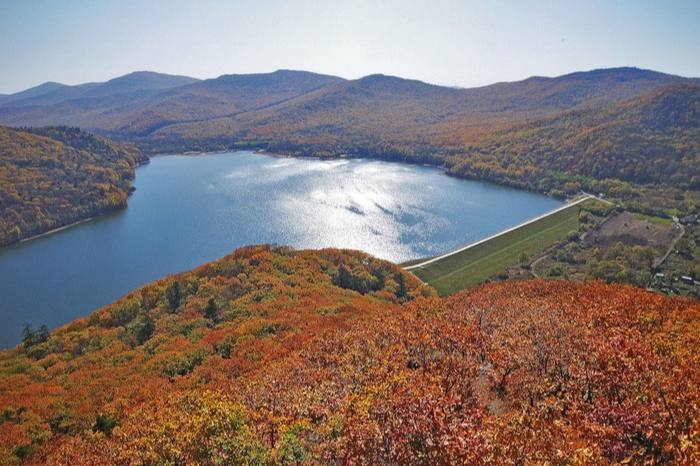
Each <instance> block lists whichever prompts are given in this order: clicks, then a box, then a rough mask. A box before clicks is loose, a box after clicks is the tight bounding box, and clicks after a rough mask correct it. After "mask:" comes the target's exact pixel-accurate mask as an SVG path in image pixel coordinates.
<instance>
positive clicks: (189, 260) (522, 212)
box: [0, 151, 561, 347]
mask: <svg viewBox="0 0 700 466" xmlns="http://www.w3.org/2000/svg"><path fill="white" fill-rule="evenodd" d="M135 186H136V192H135V193H134V194H133V195H132V196H131V198H130V199H129V206H128V208H127V209H124V210H122V211H120V212H117V213H114V214H111V215H108V216H106V217H101V218H98V219H96V220H93V221H90V222H87V223H83V224H80V225H77V226H74V227H71V228H68V229H65V230H62V231H59V232H56V233H54V234H51V235H47V236H44V237H41V238H37V239H33V240H31V241H26V242H23V243H19V244H15V245H12V246H9V247H6V248H2V249H0V296H2V298H1V299H0V322H2V324H3V325H2V326H1V327H0V347H7V346H11V345H13V344H16V343H17V342H18V341H19V335H20V330H21V328H22V324H23V323H24V322H28V323H30V324H32V325H33V326H35V327H36V326H39V325H41V324H46V325H48V326H49V327H55V326H58V325H61V324H63V323H66V322H68V321H70V320H73V319H75V318H76V317H80V316H84V315H86V314H88V313H89V312H90V311H92V310H93V309H95V308H98V307H100V306H102V305H105V304H108V303H110V302H112V301H114V300H115V299H117V298H118V297H120V296H122V295H124V294H126V293H127V292H129V291H130V290H131V289H133V288H136V287H138V286H140V285H143V284H145V283H147V282H150V281H152V280H155V279H157V278H159V277H162V276H164V275H167V274H170V273H174V272H178V271H183V270H187V269H190V268H193V267H195V266H197V265H200V264H202V263H204V262H207V261H210V260H213V259H216V258H218V257H221V256H224V255H226V254H228V253H229V252H231V251H233V250H234V249H235V248H237V247H239V246H243V245H247V244H256V243H274V244H287V245H291V246H294V247H296V248H321V247H328V246H332V247H343V248H352V249H361V250H363V251H366V252H368V253H370V254H373V255H375V256H378V257H381V258H384V259H388V260H391V261H394V262H401V261H406V260H409V259H415V258H419V257H424V256H433V255H436V254H439V253H443V252H446V251H449V250H450V249H454V248H456V247H458V246H461V245H463V244H465V243H469V242H472V241H475V240H478V239H480V238H483V237H486V236H488V235H490V234H493V233H496V232H498V231H500V230H503V229H505V228H508V227H510V226H513V225H515V224H517V223H520V222H522V221H524V220H527V219H529V218H531V217H534V216H536V215H540V214H542V213H544V212H546V211H548V210H551V209H554V208H556V207H558V206H560V205H561V202H560V201H557V200H555V199H552V198H548V197H546V196H542V195H538V194H534V193H529V192H524V191H518V190H514V189H509V188H504V187H499V186H496V185H492V184H488V183H482V182H477V181H467V180H460V179H456V178H453V177H449V176H447V175H445V174H444V173H443V172H442V171H440V170H438V169H435V168H429V167H423V166H418V165H408V164H400V163H391V162H382V161H375V160H367V159H347V160H346V159H340V160H329V161H320V160H314V159H298V158H285V157H275V156H270V155H263V154H257V153H253V152H247V151H241V152H232V153H224V154H210V155H206V156H177V155H162V156H157V157H153V158H152V159H151V163H150V164H149V165H146V166H143V167H140V168H139V169H137V172H136V182H135Z"/></svg>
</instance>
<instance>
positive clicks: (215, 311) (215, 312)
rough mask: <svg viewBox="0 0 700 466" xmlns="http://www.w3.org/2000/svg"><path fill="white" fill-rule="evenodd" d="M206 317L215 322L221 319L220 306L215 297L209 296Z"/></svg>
mask: <svg viewBox="0 0 700 466" xmlns="http://www.w3.org/2000/svg"><path fill="white" fill-rule="evenodd" d="M204 317H206V318H207V319H210V320H212V321H213V322H218V321H219V308H218V307H217V306H216V302H215V301H214V298H209V301H207V305H206V306H205V307H204Z"/></svg>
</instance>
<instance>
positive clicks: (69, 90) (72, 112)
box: [0, 71, 198, 128]
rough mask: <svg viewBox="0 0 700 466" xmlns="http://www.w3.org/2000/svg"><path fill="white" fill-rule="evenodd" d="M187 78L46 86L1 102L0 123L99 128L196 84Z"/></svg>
mask: <svg viewBox="0 0 700 466" xmlns="http://www.w3.org/2000/svg"><path fill="white" fill-rule="evenodd" d="M197 81H198V80H197V79H195V78H189V77H186V76H173V75H167V74H161V73H153V72H148V71H140V72H135V73H130V74H127V75H125V76H121V77H118V78H114V79H112V80H109V81H107V82H104V83H87V84H80V85H76V86H66V85H63V84H58V83H45V84H42V85H40V86H37V87H35V88H32V89H28V90H26V91H23V92H19V93H17V94H12V95H10V96H8V97H7V98H5V99H3V100H2V101H0V121H2V122H4V123H6V124H8V125H13V126H44V125H76V126H81V127H85V128H91V127H96V128H97V127H100V124H99V122H100V121H109V120H110V118H111V117H110V116H109V115H110V114H113V113H114V112H119V109H121V108H123V107H124V106H128V105H137V103H138V104H140V105H143V104H145V103H146V102H147V100H148V98H150V97H152V96H154V95H156V94H158V93H160V92H163V91H165V90H168V89H172V88H174V87H180V86H184V85H187V84H191V83H195V82H197Z"/></svg>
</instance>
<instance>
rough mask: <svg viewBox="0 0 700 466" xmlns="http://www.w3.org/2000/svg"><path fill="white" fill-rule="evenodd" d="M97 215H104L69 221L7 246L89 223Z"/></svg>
mask: <svg viewBox="0 0 700 466" xmlns="http://www.w3.org/2000/svg"><path fill="white" fill-rule="evenodd" d="M104 215H107V214H104ZM97 217H102V215H96V216H93V217H88V218H84V219H82V220H78V221H77V222H73V223H69V224H67V225H63V226H61V227H57V228H53V229H51V230H48V231H45V232H43V233H39V234H36V235H32V236H29V237H27V238H22V239H21V240H19V241H15V242H14V243H10V244H8V245H7V246H12V245H13V244H19V243H25V242H27V241H31V240H33V239H39V238H41V237H43V236H49V235H52V234H54V233H58V232H59V231H63V230H67V229H69V228H72V227H74V226H78V225H80V224H81V223H87V222H89V221H91V220H95V219H96V218H97Z"/></svg>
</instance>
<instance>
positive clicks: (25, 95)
mask: <svg viewBox="0 0 700 466" xmlns="http://www.w3.org/2000/svg"><path fill="white" fill-rule="evenodd" d="M66 87H69V86H66V85H65V84H61V83H55V82H46V83H44V84H39V85H38V86H35V87H32V88H29V89H27V90H24V91H21V92H17V93H15V94H8V95H4V96H2V98H1V99H2V100H0V103H3V104H4V103H9V102H18V101H23V100H27V99H33V98H37V97H41V96H43V95H46V94H50V93H52V92H55V91H58V90H59V89H63V88H66Z"/></svg>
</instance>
